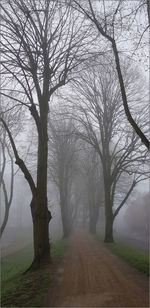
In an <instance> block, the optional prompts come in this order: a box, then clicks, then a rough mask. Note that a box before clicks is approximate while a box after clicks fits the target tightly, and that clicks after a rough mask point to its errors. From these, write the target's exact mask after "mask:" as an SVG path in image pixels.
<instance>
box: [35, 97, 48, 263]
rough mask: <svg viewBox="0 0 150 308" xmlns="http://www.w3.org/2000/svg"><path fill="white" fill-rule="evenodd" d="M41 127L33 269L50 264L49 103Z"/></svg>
mask: <svg viewBox="0 0 150 308" xmlns="http://www.w3.org/2000/svg"><path fill="white" fill-rule="evenodd" d="M40 114H41V118H40V120H41V121H40V126H39V131H38V133H39V134H38V161H37V190H36V196H33V199H32V201H31V212H32V220H33V236H34V260H33V263H32V265H31V267H33V268H34V267H38V266H39V265H42V264H45V263H49V262H50V243H49V222H50V219H51V213H50V211H49V210H48V202H47V156H48V135H47V116H48V103H47V102H43V103H42V104H41V109H40Z"/></svg>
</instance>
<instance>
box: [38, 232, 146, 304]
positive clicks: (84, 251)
mask: <svg viewBox="0 0 150 308" xmlns="http://www.w3.org/2000/svg"><path fill="white" fill-rule="evenodd" d="M54 278H55V279H54V281H53V283H52V285H51V286H50V289H49V291H48V294H47V295H46V297H45V300H44V303H43V307H52V306H53V307H149V304H148V299H149V289H148V277H146V276H145V275H144V274H142V273H140V272H138V271H137V270H136V269H133V268H132V267H130V266H129V265H128V264H127V263H125V262H123V261H122V260H120V259H119V258H118V257H117V256H114V255H113V254H112V253H111V252H110V251H109V250H108V249H107V248H106V247H105V246H104V245H103V244H102V243H99V242H98V241H96V239H94V238H93V237H92V236H90V235H89V234H86V233H84V232H81V231H80V232H78V233H76V234H74V235H73V236H72V237H71V238H70V241H69V246H68V249H67V251H66V253H65V255H64V257H63V259H62V260H61V264H59V267H58V268H57V271H56V274H55V277H54ZM56 290H57V291H56Z"/></svg>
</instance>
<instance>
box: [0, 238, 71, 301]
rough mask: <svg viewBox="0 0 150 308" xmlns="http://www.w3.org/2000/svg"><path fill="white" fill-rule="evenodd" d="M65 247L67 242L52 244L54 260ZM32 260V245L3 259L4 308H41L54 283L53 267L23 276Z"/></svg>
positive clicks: (2, 299)
mask: <svg viewBox="0 0 150 308" xmlns="http://www.w3.org/2000/svg"><path fill="white" fill-rule="evenodd" d="M65 246H66V241H65V240H60V241H57V242H55V243H52V244H51V254H52V257H53V259H55V258H56V257H60V256H62V255H63V253H64V249H65ZM32 258H33V248H32V246H31V245H29V246H27V247H25V248H23V249H21V250H19V251H17V252H15V253H13V254H12V255H9V256H7V257H4V258H2V262H1V289H2V290H1V306H2V307H41V303H42V300H43V297H44V295H45V293H46V291H47V289H48V287H49V284H50V282H51V281H52V267H50V266H45V267H42V268H41V269H39V270H36V271H33V272H27V273H26V274H23V273H24V271H25V270H26V269H27V268H28V267H29V265H30V263H31V262H32Z"/></svg>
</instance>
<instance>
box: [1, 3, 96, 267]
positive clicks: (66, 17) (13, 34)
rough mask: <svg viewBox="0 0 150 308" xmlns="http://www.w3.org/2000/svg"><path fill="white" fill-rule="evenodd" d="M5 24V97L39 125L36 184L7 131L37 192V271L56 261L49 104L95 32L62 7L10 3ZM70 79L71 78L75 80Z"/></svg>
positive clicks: (5, 5) (3, 8)
mask: <svg viewBox="0 0 150 308" xmlns="http://www.w3.org/2000/svg"><path fill="white" fill-rule="evenodd" d="M0 10H1V13H0V18H1V76H2V89H1V95H3V96H5V97H7V99H11V102H12V101H13V102H14V108H16V107H18V108H20V106H22V108H23V107H26V110H27V111H29V112H30V114H31V116H32V117H33V119H34V122H35V125H36V129H37V134H38V145H37V148H38V149H37V170H36V181H34V179H33V177H32V174H31V172H30V171H29V169H28V168H27V166H26V164H25V162H24V161H23V159H22V158H21V157H20V155H19V153H18V150H17V146H16V145H15V142H14V139H13V134H12V132H11V129H10V128H9V127H8V124H7V122H6V121H5V120H4V118H3V117H2V115H1V117H0V121H1V123H2V124H3V125H4V128H5V129H6V131H7V133H8V136H9V138H10V142H11V145H12V148H13V152H14V155H15V159H16V164H17V165H18V166H19V167H20V169H21V170H22V172H23V174H24V176H25V178H26V180H27V181H28V184H29V186H30V189H31V193H32V201H31V204H30V206H31V213H32V220H33V233H34V260H33V263H32V266H31V268H33V267H38V266H39V265H41V264H45V263H47V262H49V261H50V244H49V228H48V227H49V222H50V219H51V213H50V211H49V210H48V206H47V157H48V131H47V117H48V112H49V101H50V99H51V97H52V95H53V93H55V91H56V90H57V89H58V88H60V87H62V86H64V85H65V84H66V83H67V82H68V81H69V78H71V76H70V73H71V72H72V70H73V69H76V67H77V65H78V64H79V62H80V61H83V59H84V58H85V57H86V48H85V45H86V43H87V39H86V38H87V37H89V34H90V31H89V28H88V27H86V26H85V27H84V31H82V32H81V31H80V28H81V24H82V21H83V20H82V19H81V17H79V16H78V14H73V13H72V11H71V10H70V9H69V8H68V7H66V6H65V5H64V4H61V1H59V0H56V1H53V0H51V1H47V0H44V1H37V0H31V1H25V0H14V1H11V0H6V1H1V3H0ZM69 76H70V77H69Z"/></svg>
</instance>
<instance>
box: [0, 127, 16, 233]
mask: <svg viewBox="0 0 150 308" xmlns="http://www.w3.org/2000/svg"><path fill="white" fill-rule="evenodd" d="M0 151H1V161H0V190H1V192H3V195H4V217H3V221H2V224H1V227H0V236H2V234H3V232H4V230H5V227H6V225H7V222H8V217H9V210H10V206H11V203H12V199H13V188H14V161H13V156H12V153H11V152H10V149H9V146H8V144H7V141H6V132H4V133H3V135H2V137H0ZM8 161H9V164H10V188H9V189H8V187H7V186H6V183H5V170H6V166H7V165H8Z"/></svg>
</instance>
